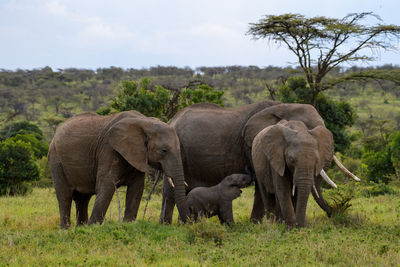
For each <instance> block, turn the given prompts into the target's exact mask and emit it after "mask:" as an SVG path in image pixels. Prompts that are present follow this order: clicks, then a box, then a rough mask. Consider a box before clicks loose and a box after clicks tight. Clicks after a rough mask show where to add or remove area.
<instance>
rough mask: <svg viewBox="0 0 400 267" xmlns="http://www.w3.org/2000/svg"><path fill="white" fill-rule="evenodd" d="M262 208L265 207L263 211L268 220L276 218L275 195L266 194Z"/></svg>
mask: <svg viewBox="0 0 400 267" xmlns="http://www.w3.org/2000/svg"><path fill="white" fill-rule="evenodd" d="M264 206H265V211H266V214H267V218H268V219H271V218H273V217H276V210H275V208H276V201H275V194H273V193H266V194H265V201H264Z"/></svg>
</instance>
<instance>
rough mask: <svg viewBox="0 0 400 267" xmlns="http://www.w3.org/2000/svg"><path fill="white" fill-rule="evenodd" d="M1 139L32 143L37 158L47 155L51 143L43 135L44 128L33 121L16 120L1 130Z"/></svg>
mask: <svg viewBox="0 0 400 267" xmlns="http://www.w3.org/2000/svg"><path fill="white" fill-rule="evenodd" d="M0 137H1V139H3V140H5V139H10V140H13V141H18V140H19V141H22V142H24V143H29V144H30V145H31V148H32V151H33V154H34V156H35V157H36V158H37V159H40V158H42V157H43V156H46V155H47V151H48V150H49V145H48V144H47V141H46V139H45V137H44V135H43V132H42V130H40V129H39V127H38V126H37V125H35V124H33V123H30V122H27V121H21V122H15V123H12V124H10V125H6V126H4V127H3V128H2V129H1V130H0Z"/></svg>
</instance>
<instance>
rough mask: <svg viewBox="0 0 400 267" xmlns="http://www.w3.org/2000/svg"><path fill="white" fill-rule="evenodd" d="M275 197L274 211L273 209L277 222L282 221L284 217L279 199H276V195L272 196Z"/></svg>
mask: <svg viewBox="0 0 400 267" xmlns="http://www.w3.org/2000/svg"><path fill="white" fill-rule="evenodd" d="M274 198H275V207H274V211H275V218H276V221H277V222H283V221H284V218H283V215H282V211H281V207H280V204H279V201H278V200H277V199H276V196H274Z"/></svg>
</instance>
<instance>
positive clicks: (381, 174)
mask: <svg viewBox="0 0 400 267" xmlns="http://www.w3.org/2000/svg"><path fill="white" fill-rule="evenodd" d="M362 162H363V163H364V164H366V166H367V170H366V175H367V178H368V180H369V181H372V182H374V183H385V184H387V183H388V182H389V181H390V175H392V174H394V172H395V170H394V167H393V164H392V161H391V157H390V153H389V151H387V150H386V151H378V152H374V151H366V152H365V153H364V154H363V157H362Z"/></svg>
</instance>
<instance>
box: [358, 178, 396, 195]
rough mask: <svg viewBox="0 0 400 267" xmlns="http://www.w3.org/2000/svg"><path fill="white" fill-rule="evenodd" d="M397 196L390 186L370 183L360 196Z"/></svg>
mask: <svg viewBox="0 0 400 267" xmlns="http://www.w3.org/2000/svg"><path fill="white" fill-rule="evenodd" d="M394 194H397V192H396V190H394V189H393V188H392V187H391V186H390V185H387V184H384V183H374V182H371V183H370V186H367V187H366V188H365V189H364V190H363V191H362V195H363V196H365V197H375V196H380V195H394Z"/></svg>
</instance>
